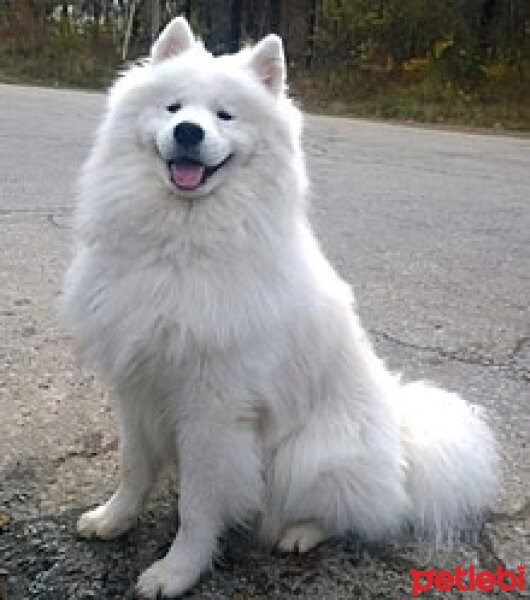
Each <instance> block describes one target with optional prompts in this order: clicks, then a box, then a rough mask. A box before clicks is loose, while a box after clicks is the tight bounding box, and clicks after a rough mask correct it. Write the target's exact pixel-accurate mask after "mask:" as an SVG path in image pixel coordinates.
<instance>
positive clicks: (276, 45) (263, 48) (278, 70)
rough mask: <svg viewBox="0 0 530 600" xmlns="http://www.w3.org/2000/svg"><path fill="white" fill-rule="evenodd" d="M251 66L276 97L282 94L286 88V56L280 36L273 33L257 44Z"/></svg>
mask: <svg viewBox="0 0 530 600" xmlns="http://www.w3.org/2000/svg"><path fill="white" fill-rule="evenodd" d="M249 66H250V68H251V69H252V70H253V71H254V73H255V74H256V75H257V76H258V78H259V80H260V81H261V83H263V85H264V86H265V87H266V88H268V89H269V90H270V91H271V92H272V93H273V94H274V95H275V96H278V95H280V94H281V92H282V91H283V89H284V86H285V56H284V54H283V43H282V40H281V38H280V37H279V36H277V35H275V34H274V33H271V34H270V35H268V36H267V37H265V38H263V39H262V40H261V42H259V43H258V44H256V46H254V48H252V53H251V56H250V63H249Z"/></svg>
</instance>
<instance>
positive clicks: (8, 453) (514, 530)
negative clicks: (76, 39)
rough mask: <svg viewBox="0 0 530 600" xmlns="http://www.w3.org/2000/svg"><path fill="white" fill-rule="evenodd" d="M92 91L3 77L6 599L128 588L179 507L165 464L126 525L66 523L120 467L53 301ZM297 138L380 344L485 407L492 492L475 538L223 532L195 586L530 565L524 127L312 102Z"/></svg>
mask: <svg viewBox="0 0 530 600" xmlns="http://www.w3.org/2000/svg"><path fill="white" fill-rule="evenodd" d="M102 108H103V96H101V95H99V94H91V93H83V92H73V91H57V90H44V89H37V88H34V89H33V88H24V87H16V86H0V599H4V598H14V599H23V598H24V599H26V598H39V599H51V598H53V599H55V598H57V599H59V598H68V599H80V598H98V599H104V598H127V597H131V596H132V588H131V584H132V582H133V581H134V580H135V578H136V576H137V575H138V573H139V571H140V570H141V569H143V568H144V567H146V566H147V565H148V564H149V563H151V562H152V561H153V560H154V559H155V558H157V557H159V556H160V555H161V554H163V552H164V550H165V549H166V548H167V547H168V545H169V543H170V541H171V539H172V536H173V534H174V531H175V527H176V502H175V499H174V498H173V494H172V493H171V492H170V491H169V490H170V482H169V481H168V480H164V481H163V482H162V484H161V486H160V489H159V490H158V492H157V493H156V494H155V496H154V497H153V499H152V501H151V502H150V504H149V506H148V507H147V510H146V511H145V514H144V516H143V517H142V519H141V521H140V523H139V526H138V527H137V528H136V529H135V530H134V531H133V532H131V533H130V534H129V535H128V536H127V537H125V538H123V539H121V540H118V541H116V542H110V543H103V542H95V541H94V542H86V541H81V540H77V539H76V537H75V535H74V524H75V520H76V517H77V516H78V515H79V513H80V512H81V511H82V510H84V509H86V508H87V507H89V506H91V505H93V504H95V503H97V502H99V501H101V500H103V499H104V498H106V497H107V495H108V494H109V492H110V491H111V490H112V489H113V487H114V485H115V481H116V438H115V430H114V427H113V423H112V411H111V402H110V400H109V398H108V397H107V395H106V394H105V393H104V391H102V390H101V389H100V387H98V384H97V382H96V381H95V380H94V378H93V376H92V374H91V373H89V372H87V371H85V370H83V369H82V368H81V366H80V365H79V364H78V363H77V362H76V358H75V356H74V352H73V345H72V341H71V339H70V336H69V335H68V332H65V331H63V330H62V329H61V328H60V326H58V324H57V322H56V312H55V307H56V299H57V295H58V291H59V289H60V285H61V278H62V274H63V271H64V269H65V266H66V264H67V261H68V257H69V254H70V241H71V240H70V237H71V230H70V218H71V210H72V206H73V204H74V186H75V178H76V174H77V172H78V169H79V166H80V164H81V162H82V160H83V158H84V157H85V156H86V154H87V152H88V149H89V147H90V143H91V139H92V135H93V132H94V129H95V127H96V124H97V122H98V119H99V116H100V114H101V111H102ZM306 148H307V153H308V158H309V172H310V176H311V179H312V182H313V188H312V196H313V199H312V220H313V222H314V224H315V227H316V229H317V231H318V233H319V236H320V238H321V240H322V243H323V246H324V248H325V250H326V251H327V253H328V254H329V255H330V256H331V258H332V259H333V261H334V263H335V264H336V266H337V268H338V269H339V271H340V272H341V273H342V275H343V276H344V277H345V278H346V279H347V280H348V281H350V282H351V283H352V284H353V286H354V289H355V291H356V295H357V299H358V307H359V311H360V313H361V316H362V319H363V321H364V324H365V325H366V327H367V328H368V329H369V330H370V331H371V334H372V337H373V339H374V341H375V343H376V346H377V348H378V351H379V353H380V354H381V355H383V356H384V357H385V358H386V359H387V360H388V362H389V364H390V365H391V366H392V367H393V368H396V369H400V370H403V371H404V372H405V374H406V376H407V377H409V378H410V377H428V378H430V379H432V380H435V381H437V382H439V383H442V384H444V385H446V386H447V387H449V388H450V389H453V390H457V391H459V392H461V393H463V394H465V395H466V396H467V397H468V398H469V399H470V400H472V401H474V402H477V403H479V404H482V405H484V406H486V407H487V408H488V409H489V410H490V413H491V420H492V424H493V427H494V428H495V431H496V433H497V436H498V439H499V442H500V445H501V448H502V452H503V456H504V461H503V469H504V486H503V491H502V495H501V497H500V498H499V501H498V505H497V507H496V509H495V513H494V514H493V515H492V516H491V518H490V519H489V521H488V523H487V524H486V526H485V528H484V531H483V533H482V535H481V536H480V538H479V539H467V540H463V541H458V542H455V545H454V547H453V548H452V550H449V549H448V550H447V551H445V552H442V553H439V554H437V555H434V556H429V555H428V554H427V552H426V549H425V548H421V547H418V546H416V545H414V544H413V543H412V542H410V541H400V542H392V543H388V544H381V545H359V543H358V541H357V540H356V539H355V538H354V537H351V538H348V539H347V540H342V541H334V542H330V543H328V544H325V545H323V546H322V547H321V548H319V549H318V550H316V551H315V552H313V553H311V554H309V555H308V556H306V557H303V558H300V557H287V558H286V557H280V556H277V555H274V554H271V553H268V552H265V551H262V550H259V549H256V548H255V547H254V546H253V545H252V543H250V542H249V541H248V540H247V539H246V538H245V537H244V536H242V535H241V534H239V533H237V532H234V533H232V534H231V535H230V536H228V538H227V540H226V541H225V542H224V546H225V549H226V550H225V553H224V559H223V561H222V562H221V563H220V564H219V565H218V566H217V568H216V570H215V572H214V574H213V575H211V576H207V577H205V578H204V580H203V582H202V583H201V584H200V586H199V587H198V588H196V589H195V591H194V592H193V593H192V594H191V595H190V596H189V597H190V598H197V599H198V598H215V599H221V598H229V599H233V600H247V599H251V598H252V599H265V598H276V599H280V598H281V599H288V600H289V599H294V598H309V599H317V598H318V599H324V598H325V599H330V598H331V599H343V598H344V599H346V598H366V599H372V598H382V599H385V600H386V599H394V598H396V599H399V598H409V597H410V589H411V588H410V575H409V569H410V568H422V567H423V568H426V567H429V566H441V565H446V566H447V567H448V568H451V569H454V568H455V565H456V564H460V565H463V566H465V565H469V564H471V563H476V564H478V565H481V566H482V567H485V568H489V569H494V568H495V567H496V566H497V565H498V564H504V565H506V566H508V567H514V566H515V565H517V564H519V563H521V562H526V564H527V566H529V567H530V560H529V559H530V533H529V532H530V504H529V497H530V450H529V446H530V443H529V442H530V425H529V420H530V406H529V399H530V393H529V382H530V317H529V310H528V309H529V306H528V303H529V302H528V301H529V298H530V140H528V139H517V138H510V137H499V136H485V135H471V134H463V133H454V132H444V131H432V130H424V129H419V128H410V127H403V126H397V125H390V124H382V123H371V122H367V121H361V120H348V119H332V118H325V117H311V118H308V119H307V135H306ZM527 578H528V579H529V581H528V583H527V588H528V589H530V577H528V576H527ZM526 593H529V594H530V592H528V591H527V592H526ZM437 594H438V595H439V597H440V598H442V597H443V598H452V597H465V598H466V599H471V598H478V597H480V596H478V595H475V593H474V592H465V593H462V594H461V595H460V596H459V595H458V594H456V593H447V592H446V593H442V592H437ZM430 597H438V596H436V595H431V596H430ZM506 597H513V595H510V594H507V595H506Z"/></svg>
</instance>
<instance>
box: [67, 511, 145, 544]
mask: <svg viewBox="0 0 530 600" xmlns="http://www.w3.org/2000/svg"><path fill="white" fill-rule="evenodd" d="M135 520H136V514H127V513H118V512H117V511H116V510H114V509H113V508H112V507H111V506H109V504H108V503H107V504H102V505H101V506H98V507H97V508H94V509H92V510H89V511H87V512H85V513H83V514H82V515H81V516H80V517H79V520H78V521H77V533H78V535H79V536H80V537H83V538H100V539H102V540H110V539H112V538H115V537H117V536H119V535H121V534H122V533H125V532H126V531H128V530H129V529H130V528H131V527H132V526H133V524H134V522H135Z"/></svg>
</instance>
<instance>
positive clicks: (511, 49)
mask: <svg viewBox="0 0 530 600" xmlns="http://www.w3.org/2000/svg"><path fill="white" fill-rule="evenodd" d="M179 14H183V15H185V16H186V17H187V18H188V20H189V21H190V22H191V24H192V26H193V28H194V30H195V31H196V32H197V33H198V34H199V35H200V36H201V37H202V38H203V39H204V40H205V42H206V45H207V47H208V48H209V49H210V50H212V51H213V52H215V53H221V52H234V51H237V49H238V48H239V47H240V46H241V45H243V44H245V43H248V42H252V41H255V40H257V39H259V38H260V37H261V36H263V35H265V34H266V33H268V32H270V31H274V32H277V33H279V34H280V35H281V36H282V37H283V39H284V41H285V46H286V52H287V57H288V62H289V67H290V85H291V91H292V94H293V95H294V96H295V97H296V98H297V99H299V100H300V102H301V103H302V104H303V106H304V107H305V108H306V109H308V110H312V111H315V112H322V113H326V114H341V115H350V116H369V117H382V118H394V119H400V120H413V121H421V122H431V123H454V124H458V125H471V126H479V127H493V128H496V129H510V130H524V129H530V77H529V65H530V53H529V45H528V41H529V35H530V0H446V1H444V0H373V1H364V2H363V1H362V0H184V1H182V0H67V1H64V2H59V1H58V0H0V81H4V82H17V83H21V82H25V83H35V84H44V85H53V86H76V87H83V88H104V87H105V86H107V85H108V84H109V82H110V81H112V79H113V77H114V76H115V74H116V73H117V72H118V70H119V69H120V68H122V67H123V65H124V64H126V63H127V62H129V61H134V60H135V59H137V58H138V57H140V56H143V55H145V54H146V53H147V52H148V50H149V46H150V43H151V40H152V39H153V37H154V36H156V33H157V32H158V31H159V30H160V28H161V27H163V25H164V24H165V23H166V22H167V21H168V20H169V19H171V17H173V16H175V15H179Z"/></svg>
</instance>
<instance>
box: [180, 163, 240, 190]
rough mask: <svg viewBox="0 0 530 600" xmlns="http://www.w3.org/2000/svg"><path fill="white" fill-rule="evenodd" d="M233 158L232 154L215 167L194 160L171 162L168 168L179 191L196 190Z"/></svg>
mask: <svg viewBox="0 0 530 600" xmlns="http://www.w3.org/2000/svg"><path fill="white" fill-rule="evenodd" d="M231 158H232V154H229V155H228V156H227V157H226V158H225V159H224V160H223V161H221V162H220V163H219V164H218V165H215V166H213V167H209V166H207V165H205V164H204V163H202V162H200V161H198V160H193V159H192V158H178V159H175V160H170V161H169V162H168V167H169V177H170V179H171V183H173V185H174V186H175V187H176V188H178V189H179V190H186V191H193V190H196V189H197V188H199V187H200V186H201V185H203V184H204V183H205V181H206V180H207V179H208V178H209V177H211V176H212V175H213V174H214V173H216V172H217V171H218V170H219V169H220V168H221V167H224V166H225V165H226V163H227V162H228V161H229V160H230V159H231Z"/></svg>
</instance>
